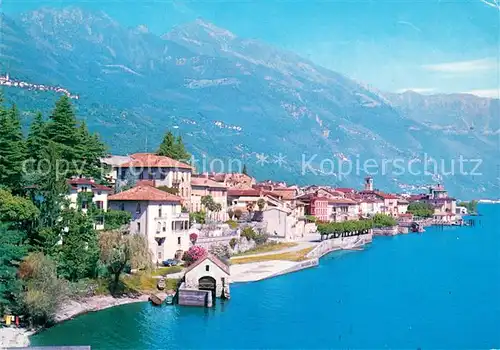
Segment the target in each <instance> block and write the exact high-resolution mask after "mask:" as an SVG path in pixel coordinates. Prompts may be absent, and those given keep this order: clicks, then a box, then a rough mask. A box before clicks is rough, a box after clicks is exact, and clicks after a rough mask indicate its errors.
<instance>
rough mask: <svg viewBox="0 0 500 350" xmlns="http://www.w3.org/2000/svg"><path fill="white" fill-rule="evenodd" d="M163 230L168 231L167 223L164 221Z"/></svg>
mask: <svg viewBox="0 0 500 350" xmlns="http://www.w3.org/2000/svg"><path fill="white" fill-rule="evenodd" d="M163 232H167V223H166V222H164V223H163Z"/></svg>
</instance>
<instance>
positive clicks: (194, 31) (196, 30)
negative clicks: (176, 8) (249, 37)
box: [162, 18, 237, 49]
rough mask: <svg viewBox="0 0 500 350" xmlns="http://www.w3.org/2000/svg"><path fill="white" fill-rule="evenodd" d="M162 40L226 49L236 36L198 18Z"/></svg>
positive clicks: (178, 27) (164, 36)
mask: <svg viewBox="0 0 500 350" xmlns="http://www.w3.org/2000/svg"><path fill="white" fill-rule="evenodd" d="M162 38H163V39H167V40H172V41H177V42H182V43H190V44H194V45H196V46H206V45H209V46H215V47H217V48H220V49H227V48H228V45H229V43H231V42H232V41H233V40H235V39H237V36H236V35H235V34H233V33H232V32H230V31H229V30H227V29H224V28H221V27H217V26H216V25H215V24H213V23H211V22H208V21H206V20H204V19H202V18H198V19H196V20H195V21H193V22H189V23H186V24H183V25H179V26H176V27H174V28H173V29H172V30H171V31H169V32H168V33H166V34H165V35H163V36H162Z"/></svg>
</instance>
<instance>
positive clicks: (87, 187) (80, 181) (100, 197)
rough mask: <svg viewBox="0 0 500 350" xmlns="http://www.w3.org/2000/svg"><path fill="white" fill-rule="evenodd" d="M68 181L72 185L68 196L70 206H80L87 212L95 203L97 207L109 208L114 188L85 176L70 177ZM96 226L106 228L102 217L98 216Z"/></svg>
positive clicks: (99, 228)
mask: <svg viewBox="0 0 500 350" xmlns="http://www.w3.org/2000/svg"><path fill="white" fill-rule="evenodd" d="M67 183H68V185H69V186H70V189H69V194H68V196H67V199H68V200H69V207H70V208H73V209H76V208H77V207H78V206H80V207H81V209H82V211H83V212H84V213H86V212H87V211H88V209H89V208H90V206H91V204H92V203H93V204H95V206H96V208H97V209H101V210H103V211H107V210H108V196H109V195H110V194H111V192H112V191H113V189H112V188H110V187H107V186H104V185H99V184H97V183H95V181H94V180H93V179H85V178H76V179H70V180H68V181H67ZM79 196H80V203H79V198H78V197H79ZM95 228H96V229H97V230H102V229H104V222H103V221H102V218H101V217H97V218H96V224H95Z"/></svg>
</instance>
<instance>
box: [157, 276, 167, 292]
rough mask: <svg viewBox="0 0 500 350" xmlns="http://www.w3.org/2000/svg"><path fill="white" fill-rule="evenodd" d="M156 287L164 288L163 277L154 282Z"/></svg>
mask: <svg viewBox="0 0 500 350" xmlns="http://www.w3.org/2000/svg"><path fill="white" fill-rule="evenodd" d="M156 287H157V288H158V289H159V290H164V289H165V279H164V278H161V279H160V280H159V281H158V283H157V284H156Z"/></svg>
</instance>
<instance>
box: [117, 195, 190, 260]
mask: <svg viewBox="0 0 500 350" xmlns="http://www.w3.org/2000/svg"><path fill="white" fill-rule="evenodd" d="M108 200H109V207H110V209H114V210H123V211H128V212H129V213H131V214H132V221H131V223H130V231H131V233H135V234H141V235H145V236H146V238H147V241H148V245H149V249H150V250H151V252H152V254H153V262H158V263H159V262H161V261H163V260H165V259H173V258H180V257H182V254H183V253H184V251H186V250H188V249H189V246H190V242H189V234H188V229H189V214H188V213H183V212H182V208H181V198H180V197H178V196H175V195H172V194H170V193H167V192H165V191H162V190H159V189H157V188H154V187H151V186H146V185H144V186H141V185H140V186H136V187H133V188H132V189H130V190H128V191H124V192H120V193H117V194H115V195H113V196H110V197H109V198H108Z"/></svg>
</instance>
